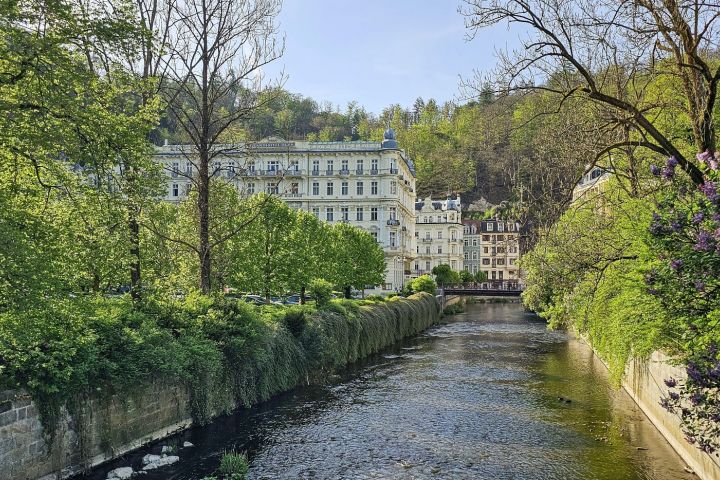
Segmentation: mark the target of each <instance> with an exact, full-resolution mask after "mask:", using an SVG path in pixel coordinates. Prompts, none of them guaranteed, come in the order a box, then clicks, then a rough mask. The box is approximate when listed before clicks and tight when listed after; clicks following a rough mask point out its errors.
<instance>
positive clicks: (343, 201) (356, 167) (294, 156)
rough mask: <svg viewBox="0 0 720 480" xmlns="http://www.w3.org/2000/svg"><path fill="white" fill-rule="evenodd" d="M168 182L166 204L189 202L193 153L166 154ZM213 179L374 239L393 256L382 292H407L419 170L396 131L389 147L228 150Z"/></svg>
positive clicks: (169, 150)
mask: <svg viewBox="0 0 720 480" xmlns="http://www.w3.org/2000/svg"><path fill="white" fill-rule="evenodd" d="M156 158H157V160H158V161H159V162H161V163H162V165H163V167H164V169H165V172H166V174H167V192H166V195H165V199H166V200H168V201H171V202H178V201H180V200H182V198H183V197H184V196H185V195H187V193H188V192H189V191H190V187H191V184H192V180H191V179H192V176H193V175H194V172H195V171H196V170H195V169H196V166H195V164H194V162H193V156H192V148H191V147H189V146H183V145H166V146H163V147H158V149H157V153H156ZM210 173H211V175H212V176H214V177H216V178H223V179H225V180H226V181H228V182H230V183H231V184H233V185H235V186H236V188H237V189H238V191H239V192H241V194H243V195H247V196H249V195H252V194H254V193H257V192H262V191H264V192H267V193H269V194H273V195H277V196H279V197H280V198H282V199H283V200H284V201H286V202H287V203H288V205H289V206H290V207H292V208H295V209H302V210H305V211H308V212H311V213H313V214H314V215H315V216H317V217H318V218H320V219H321V220H324V221H326V222H329V223H333V222H348V223H351V224H353V225H356V226H358V227H360V228H362V229H364V230H366V231H367V232H369V233H370V234H371V235H372V236H373V237H374V238H375V239H376V240H377V242H378V243H379V244H380V245H381V246H382V248H383V250H384V251H385V260H386V264H387V271H386V277H385V282H384V284H383V285H380V286H378V287H379V289H381V290H386V291H390V290H400V289H401V288H402V287H403V284H404V283H405V281H406V279H409V278H410V270H411V266H412V265H413V261H414V259H415V252H416V247H415V169H414V166H413V163H412V161H411V160H410V159H409V158H408V157H407V155H406V154H405V152H404V151H403V150H402V149H400V148H399V146H398V142H397V140H396V139H395V132H394V131H393V130H392V129H388V130H387V131H386V132H385V134H384V138H383V141H382V142H366V141H352V142H306V141H286V140H283V139H280V138H269V139H266V140H264V141H262V142H258V143H248V144H245V145H238V146H232V147H227V148H224V149H223V150H222V153H221V154H218V155H217V156H216V158H215V159H214V160H213V162H212V164H211V168H210Z"/></svg>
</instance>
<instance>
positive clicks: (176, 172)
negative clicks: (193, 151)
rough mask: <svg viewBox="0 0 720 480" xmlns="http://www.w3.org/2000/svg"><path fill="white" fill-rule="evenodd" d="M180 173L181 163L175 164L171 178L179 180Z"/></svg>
mask: <svg viewBox="0 0 720 480" xmlns="http://www.w3.org/2000/svg"><path fill="white" fill-rule="evenodd" d="M179 172H180V163H178V162H173V164H172V172H171V176H172V177H173V178H177V176H178V173H179Z"/></svg>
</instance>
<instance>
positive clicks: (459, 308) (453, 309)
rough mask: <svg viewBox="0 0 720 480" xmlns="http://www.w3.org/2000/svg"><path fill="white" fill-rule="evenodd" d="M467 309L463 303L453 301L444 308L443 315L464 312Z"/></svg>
mask: <svg viewBox="0 0 720 480" xmlns="http://www.w3.org/2000/svg"><path fill="white" fill-rule="evenodd" d="M464 311H465V307H464V306H463V305H462V304H461V303H453V304H452V305H448V306H447V307H445V308H444V309H443V315H455V314H456V313H462V312H464Z"/></svg>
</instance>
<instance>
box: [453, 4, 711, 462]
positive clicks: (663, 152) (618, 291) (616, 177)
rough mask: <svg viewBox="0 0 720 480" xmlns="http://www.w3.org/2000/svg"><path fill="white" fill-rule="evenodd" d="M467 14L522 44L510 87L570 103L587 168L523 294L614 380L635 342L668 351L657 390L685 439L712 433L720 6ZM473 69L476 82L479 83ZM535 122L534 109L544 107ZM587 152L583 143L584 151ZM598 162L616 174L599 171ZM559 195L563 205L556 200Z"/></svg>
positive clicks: (518, 7) (534, 254)
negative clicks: (672, 374)
mask: <svg viewBox="0 0 720 480" xmlns="http://www.w3.org/2000/svg"><path fill="white" fill-rule="evenodd" d="M466 4H467V6H466V8H465V9H464V13H465V15H466V18H467V24H468V26H469V27H470V28H471V29H473V30H474V29H479V28H483V27H486V26H489V25H494V24H497V23H510V24H511V25H516V26H520V27H522V28H524V29H526V30H527V32H528V40H527V43H526V46H527V47H528V48H527V49H519V50H517V52H515V53H513V54H508V55H507V56H505V57H503V59H502V60H501V66H500V67H499V69H498V72H497V73H498V76H497V77H496V81H497V82H498V85H500V86H501V87H502V90H503V91H505V92H514V93H515V94H521V93H522V92H532V93H533V94H534V95H536V96H539V97H540V98H542V99H544V101H545V105H544V106H543V105H539V106H540V107H541V108H538V110H537V112H536V113H537V115H539V116H549V117H551V118H555V119H556V120H557V121H562V120H563V117H564V116H565V115H568V116H569V117H568V118H570V119H571V121H572V122H573V128H575V129H576V132H577V135H575V136H573V137H572V141H573V142H575V143H576V144H577V148H576V149H574V150H568V151H567V152H566V154H565V155H564V157H565V158H566V159H567V160H568V162H569V161H570V159H571V158H573V157H574V158H576V159H577V158H582V160H581V161H582V162H584V163H586V165H585V171H586V172H588V173H589V172H591V171H592V170H593V169H594V168H595V167H600V168H601V169H602V171H603V172H606V174H605V175H603V176H602V178H600V179H590V180H588V178H587V177H586V178H585V182H584V184H583V185H581V186H579V187H578V190H577V191H576V192H575V193H576V194H575V196H574V198H573V201H572V203H571V202H569V200H570V190H569V189H567V190H566V195H567V199H568V202H567V203H566V204H565V205H568V206H569V208H568V209H567V210H566V211H565V213H564V214H562V216H561V217H560V218H559V220H558V221H557V222H555V223H554V224H553V225H552V226H550V227H548V228H544V229H540V230H539V232H538V233H539V234H538V238H539V241H538V242H537V244H536V245H535V247H534V249H533V250H532V251H531V252H530V253H528V254H526V255H525V257H524V259H523V261H522V266H523V268H524V269H525V270H526V271H527V283H528V288H527V290H526V292H525V294H524V301H525V303H526V304H527V305H528V306H529V307H530V308H532V309H534V310H536V311H537V312H539V313H540V314H541V315H542V316H544V317H545V318H547V319H548V321H549V322H550V325H551V326H553V327H570V328H573V329H575V330H576V331H578V332H579V333H580V334H582V335H584V336H586V337H587V338H588V339H589V340H590V342H591V343H592V345H593V347H594V348H595V349H596V350H597V351H598V352H599V353H600V355H601V356H602V357H603V358H604V359H605V360H606V361H607V362H608V363H609V364H610V367H611V370H612V372H613V376H614V377H615V379H616V380H618V379H619V378H620V377H621V376H622V374H623V372H624V369H625V365H626V364H627V362H628V360H629V359H631V358H640V359H642V358H646V357H647V356H648V355H649V354H650V353H651V352H652V351H653V350H657V349H661V350H664V351H665V352H667V353H670V354H671V355H672V356H673V357H674V359H675V361H676V362H678V363H680V364H684V365H685V366H686V368H687V379H684V380H682V381H681V380H678V379H666V386H667V388H668V390H667V398H666V399H665V401H664V402H663V405H664V406H665V407H666V408H667V409H668V410H669V411H671V412H673V413H675V414H677V415H679V416H680V418H681V419H682V426H683V429H684V431H685V434H686V436H687V440H688V441H689V442H691V443H694V444H695V445H697V446H698V448H700V449H702V450H703V451H705V452H708V453H712V452H715V451H716V450H718V449H720V403H719V402H718V396H717V392H718V388H720V356H718V349H717V345H718V343H720V330H719V329H718V318H720V317H719V312H720V297H719V296H718V292H717V278H718V273H720V272H718V271H717V264H718V259H720V249H718V248H717V247H718V245H719V243H718V240H719V237H718V236H719V235H720V223H719V222H720V210H718V206H719V202H720V196H719V195H718V191H717V181H718V179H719V174H718V158H717V153H716V152H717V126H716V123H717V122H716V113H717V108H718V106H717V102H716V99H717V94H718V83H719V82H720V69H719V68H718V65H719V64H718V48H719V46H720V38H718V30H717V29H718V16H717V14H718V11H717V7H715V6H708V5H702V6H700V5H699V4H698V3H697V2H640V1H631V2H619V3H618V2H615V3H612V2H590V1H587V2H586V1H579V2H575V3H574V5H573V7H572V8H568V7H567V5H566V4H564V3H563V2H560V1H557V0H533V1H530V2H520V1H515V0H507V1H505V0H504V1H497V2H482V1H472V0H468V1H466ZM478 85H482V84H481V83H477V84H476V88H478V89H479V87H478ZM541 123H542V122H541ZM581 152H587V153H588V154H587V155H582V154H581ZM605 178H609V180H607V181H605ZM565 205H563V208H564V207H565Z"/></svg>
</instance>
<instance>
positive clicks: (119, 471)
mask: <svg viewBox="0 0 720 480" xmlns="http://www.w3.org/2000/svg"><path fill="white" fill-rule="evenodd" d="M133 473H135V472H133V469H132V468H131V467H121V468H116V469H115V470H111V471H110V472H108V475H107V480H126V479H128V478H130V477H132V475H133Z"/></svg>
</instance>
